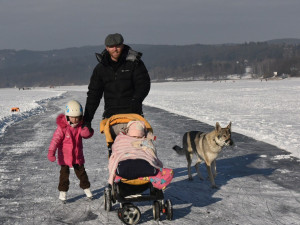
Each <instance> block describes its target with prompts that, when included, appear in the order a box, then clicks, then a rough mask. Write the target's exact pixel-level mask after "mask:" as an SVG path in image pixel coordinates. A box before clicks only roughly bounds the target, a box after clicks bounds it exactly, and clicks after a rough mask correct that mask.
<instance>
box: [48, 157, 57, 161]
mask: <svg viewBox="0 0 300 225" xmlns="http://www.w3.org/2000/svg"><path fill="white" fill-rule="evenodd" d="M48 160H49V161H50V162H55V160H56V157H55V156H54V155H48Z"/></svg>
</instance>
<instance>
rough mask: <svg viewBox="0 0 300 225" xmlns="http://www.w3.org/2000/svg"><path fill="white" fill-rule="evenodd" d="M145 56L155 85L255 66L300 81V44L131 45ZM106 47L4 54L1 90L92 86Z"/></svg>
mask: <svg viewBox="0 0 300 225" xmlns="http://www.w3.org/2000/svg"><path fill="white" fill-rule="evenodd" d="M130 46H131V47H132V48H133V49H134V50H137V51H140V52H142V53H143V57H142V59H143V61H144V62H145V64H146V66H147V68H148V70H149V74H150V76H151V79H152V80H156V81H163V80H166V79H170V78H172V79H189V80H191V79H221V78H224V77H225V76H226V75H229V74H243V73H245V68H246V67H251V69H252V72H253V74H255V75H257V76H264V77H269V76H273V73H274V71H276V72H277V73H278V74H289V75H291V76H300V39H280V40H272V41H268V42H250V43H243V44H222V45H201V44H195V45H185V46H175V45H134V44H132V45H130ZM103 49H104V46H103V45H102V46H85V47H79V48H67V49H60V50H50V51H29V50H19V51H16V50H0V88H4V87H15V86H16V87H32V86H58V85H84V84H88V83H89V79H90V76H91V73H92V71H93V68H94V67H95V65H96V64H97V60H96V58H95V53H96V52H101V51H102V50H103Z"/></svg>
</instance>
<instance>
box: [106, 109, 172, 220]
mask: <svg viewBox="0 0 300 225" xmlns="http://www.w3.org/2000/svg"><path fill="white" fill-rule="evenodd" d="M132 120H140V121H143V122H144V123H145V126H146V129H147V131H148V132H152V128H151V125H150V124H149V123H148V122H147V120H146V119H145V118H144V117H142V116H140V115H138V114H118V115H114V116H112V117H110V118H108V119H104V120H102V121H101V123H100V132H101V133H104V134H105V137H106V142H107V146H108V152H109V157H110V155H111V154H112V149H111V148H112V144H113V142H114V138H115V137H114V136H113V135H112V132H111V126H112V125H115V124H125V125H126V124H127V123H128V122H130V121H132ZM164 172H168V173H169V174H171V178H170V179H169V181H168V184H169V182H171V180H172V178H173V170H171V169H168V168H162V169H161V170H160V171H159V173H164ZM153 180H157V179H156V177H152V178H151V177H150V178H149V177H139V178H137V179H131V180H129V179H125V178H122V177H120V176H117V175H116V177H115V178H114V182H113V184H112V185H110V184H109V185H108V186H107V187H106V188H105V191H104V209H105V210H106V211H111V210H112V205H113V204H114V203H119V208H118V217H119V219H120V220H121V221H122V222H124V223H125V224H130V225H133V224H137V223H138V222H139V220H140V218H141V212H140V210H139V208H138V207H137V206H135V205H134V204H133V203H132V202H144V201H152V202H153V204H152V207H153V217H154V220H156V221H158V220H159V219H160V216H161V213H162V214H165V215H166V218H167V219H168V220H172V217H173V207H172V202H171V200H170V199H167V200H166V201H165V200H164V194H163V190H164V189H165V187H166V185H168V184H167V183H166V184H165V186H164V187H163V188H157V186H156V185H153V184H154V183H155V182H153ZM158 180H159V179H158ZM161 183H163V182H161Z"/></svg>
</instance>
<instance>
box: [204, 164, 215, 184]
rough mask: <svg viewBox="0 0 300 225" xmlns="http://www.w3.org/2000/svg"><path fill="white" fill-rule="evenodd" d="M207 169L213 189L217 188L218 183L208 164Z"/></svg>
mask: <svg viewBox="0 0 300 225" xmlns="http://www.w3.org/2000/svg"><path fill="white" fill-rule="evenodd" d="M206 169H207V173H208V176H209V180H210V183H211V188H217V186H216V183H215V179H214V177H213V174H212V172H211V165H208V164H206Z"/></svg>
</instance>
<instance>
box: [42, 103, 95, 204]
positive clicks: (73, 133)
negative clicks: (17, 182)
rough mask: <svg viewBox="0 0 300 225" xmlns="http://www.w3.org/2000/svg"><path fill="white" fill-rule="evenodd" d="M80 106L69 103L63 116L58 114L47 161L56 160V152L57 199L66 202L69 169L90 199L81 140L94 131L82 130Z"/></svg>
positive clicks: (90, 194) (85, 128)
mask: <svg viewBox="0 0 300 225" xmlns="http://www.w3.org/2000/svg"><path fill="white" fill-rule="evenodd" d="M82 113H83V110H82V106H81V105H80V103H79V102H78V101H75V100H72V101H69V102H68V104H67V105H66V109H65V114H60V115H58V117H57V118H56V123H57V128H56V130H55V132H54V134H53V138H52V140H51V143H50V146H49V151H48V159H49V161H51V162H54V161H55V160H56V157H55V152H56V150H58V153H57V155H58V161H57V162H58V164H59V165H60V166H61V169H60V177H59V185H58V190H59V192H60V194H59V199H60V200H62V201H66V198H67V196H66V194H67V191H68V190H69V184H70V181H69V175H70V167H73V168H74V172H75V174H76V176H77V177H78V179H79V180H80V185H79V186H80V187H81V188H82V189H83V190H84V192H85V194H86V196H87V197H88V198H89V199H92V197H93V195H92V193H91V190H90V182H89V178H88V176H87V173H86V171H85V168H84V156H83V147H82V138H90V137H92V136H93V134H94V131H93V130H91V131H90V130H89V129H88V128H87V127H84V128H82V127H81V126H82V123H83V121H82Z"/></svg>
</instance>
